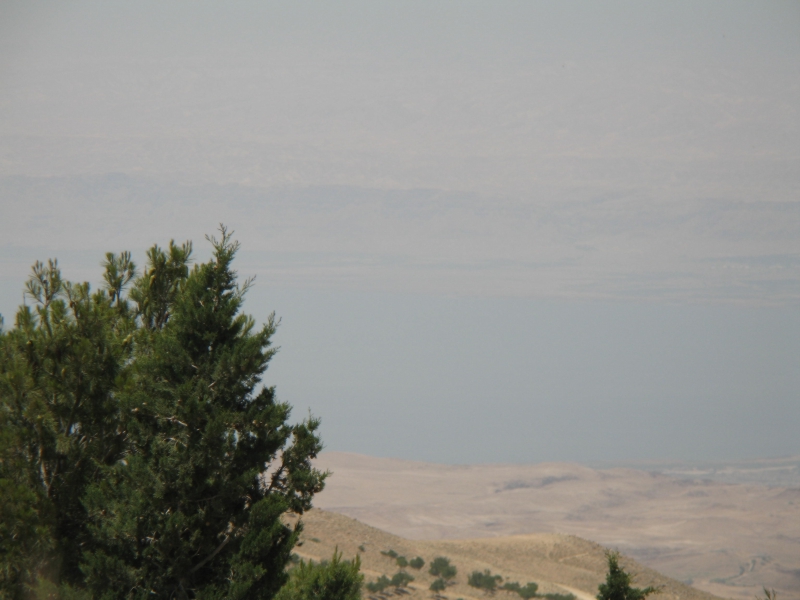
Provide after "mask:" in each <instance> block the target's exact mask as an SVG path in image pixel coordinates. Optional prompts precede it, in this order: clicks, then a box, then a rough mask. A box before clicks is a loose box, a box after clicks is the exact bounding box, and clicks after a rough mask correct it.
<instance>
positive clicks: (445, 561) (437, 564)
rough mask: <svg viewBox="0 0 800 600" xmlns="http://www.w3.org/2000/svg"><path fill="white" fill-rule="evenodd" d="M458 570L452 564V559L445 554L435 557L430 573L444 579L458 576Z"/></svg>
mask: <svg viewBox="0 0 800 600" xmlns="http://www.w3.org/2000/svg"><path fill="white" fill-rule="evenodd" d="M457 572H458V570H457V569H456V568H455V567H454V566H453V565H451V564H450V559H449V558H447V557H445V556H437V557H436V558H434V559H433V562H432V563H431V567H430V569H428V573H430V574H431V575H433V576H434V577H441V578H442V579H452V578H453V577H455V576H456V573H457Z"/></svg>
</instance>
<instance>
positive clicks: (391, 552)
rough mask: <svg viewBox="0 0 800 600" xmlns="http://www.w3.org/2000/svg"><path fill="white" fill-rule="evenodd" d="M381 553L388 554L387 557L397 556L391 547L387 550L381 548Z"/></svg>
mask: <svg viewBox="0 0 800 600" xmlns="http://www.w3.org/2000/svg"><path fill="white" fill-rule="evenodd" d="M381 554H383V555H384V556H388V557H389V558H397V556H398V554H397V552H395V551H394V550H392V549H389V550H381Z"/></svg>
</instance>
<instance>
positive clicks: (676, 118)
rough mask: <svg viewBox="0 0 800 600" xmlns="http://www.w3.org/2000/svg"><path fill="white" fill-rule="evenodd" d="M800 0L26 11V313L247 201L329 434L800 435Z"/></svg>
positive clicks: (387, 447) (770, 443)
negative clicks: (60, 283)
mask: <svg viewBox="0 0 800 600" xmlns="http://www.w3.org/2000/svg"><path fill="white" fill-rule="evenodd" d="M799 113H800V3H796V2H731V1H725V2H651V3H648V2H604V3H596V2H464V1H460V2H393V3H389V2H339V3H303V2H284V3H270V2H238V3H237V2H233V3H219V2H216V3H208V2H170V3H163V2H136V3H130V2H107V1H106V2H28V1H26V2H11V1H6V2H3V3H2V4H0V313H2V314H3V315H4V316H5V317H6V321H7V325H8V322H9V320H10V318H11V316H12V315H13V312H14V310H15V306H16V305H17V304H19V302H20V301H21V294H20V291H21V289H22V285H23V283H24V280H25V277H26V274H27V272H28V269H29V266H30V264H31V263H32V262H33V261H34V260H36V259H44V258H47V257H51V256H57V257H59V259H60V262H61V264H62V266H63V268H64V271H65V274H66V275H67V276H68V277H71V278H74V279H88V280H91V281H97V280H98V279H99V267H98V264H99V262H100V260H101V258H102V255H103V253H104V252H105V251H108V250H117V251H118V250H122V249H130V250H132V251H134V254H135V255H136V256H138V257H140V259H141V257H142V256H143V254H144V250H145V249H146V248H147V247H148V246H149V245H151V244H152V243H155V242H158V243H161V244H164V243H167V242H168V241H169V239H170V238H176V239H178V240H183V239H187V238H190V239H193V240H195V244H196V248H197V249H198V257H200V258H202V257H204V256H205V255H207V248H206V247H205V246H204V245H203V244H202V238H203V235H204V234H206V233H209V232H213V230H214V229H215V228H216V226H217V223H219V222H221V221H222V222H225V223H226V224H228V225H229V226H230V227H232V228H233V229H235V230H236V232H237V237H238V238H239V240H240V241H241V242H242V245H243V248H242V252H241V256H240V261H239V269H240V271H241V273H242V274H243V275H251V274H256V275H257V276H258V279H257V285H256V287H255V289H254V290H253V291H252V293H251V296H250V299H249V301H248V305H247V309H248V310H249V311H250V312H252V313H253V314H255V315H256V316H257V317H258V318H260V319H263V318H265V317H266V315H267V314H268V313H269V312H270V310H272V309H274V310H276V311H277V312H278V314H279V315H280V316H282V317H283V319H284V320H283V325H282V327H281V329H280V331H279V333H278V336H277V338H278V340H277V341H278V343H279V344H280V345H281V346H282V350H281V352H280V354H279V355H278V356H277V358H276V359H275V362H274V364H273V366H272V367H271V368H270V371H269V372H268V375H267V377H266V381H267V382H268V383H269V384H276V385H277V386H278V392H279V395H280V396H281V397H282V398H284V399H286V400H288V401H290V402H292V403H293V404H294V405H295V406H296V408H297V412H298V414H304V413H305V411H306V410H307V409H310V410H311V411H312V412H313V413H315V414H318V415H320V416H321V417H322V418H323V437H324V439H325V441H326V443H327V446H328V448H330V449H340V450H351V451H356V452H364V453H369V454H376V455H387V456H398V457H406V458H417V459H425V460H437V461H444V462H478V461H515V462H529V461H538V460H582V461H590V460H604V459H607V460H624V459H638V458H665V459H667V458H680V459H724V458H737V459H738V458H747V457H755V456H765V455H780V454H797V453H800V437H798V436H797V431H800V241H799V240H800V114H799Z"/></svg>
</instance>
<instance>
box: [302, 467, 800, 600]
mask: <svg viewBox="0 0 800 600" xmlns="http://www.w3.org/2000/svg"><path fill="white" fill-rule="evenodd" d="M318 464H319V466H321V467H323V468H327V469H330V470H332V471H333V472H334V473H335V475H334V476H333V477H331V478H330V480H329V484H328V486H327V488H326V490H325V491H324V492H323V493H322V494H320V495H319V496H318V498H317V501H316V506H318V507H320V508H323V509H326V510H331V511H336V512H338V513H341V514H345V515H348V516H351V517H354V518H357V519H359V520H360V521H362V522H364V523H368V524H370V525H373V526H375V527H379V528H380V529H383V530H385V531H390V532H392V533H394V534H397V535H402V536H404V537H406V538H411V539H417V540H446V539H453V538H486V537H492V536H509V535H517V534H527V533H544V532H554V533H564V534H573V535H577V536H580V537H582V538H585V539H590V540H593V541H595V542H598V543H601V544H603V545H604V546H608V547H613V548H618V549H620V550H621V551H623V552H624V553H625V554H627V555H629V556H632V557H633V558H635V559H636V560H638V561H639V562H640V563H642V564H645V565H647V566H648V567H650V568H653V569H656V570H658V571H659V572H661V573H665V574H667V575H668V576H670V577H673V578H675V579H678V580H680V581H685V582H690V583H691V584H692V586H693V587H695V588H698V589H702V590H705V591H707V592H710V593H713V594H716V595H718V596H722V597H730V598H737V599H743V600H744V599H747V600H752V598H753V596H754V595H755V594H756V593H758V592H760V591H761V586H762V585H767V586H769V587H774V588H775V589H777V590H778V591H779V597H780V598H781V600H800V490H797V489H791V488H780V487H767V486H763V485H733V484H725V483H716V482H711V481H703V480H695V481H689V480H686V479H677V478H674V477H668V476H663V475H658V474H653V473H649V472H645V471H641V470H635V469H608V470H596V469H590V468H587V467H583V466H580V465H574V464H555V463H551V464H538V465H471V466H450V465H436V464H427V463H417V462H411V461H401V460H393V459H380V458H373V457H367V456H362V455H357V454H348V453H338V452H329V453H325V454H323V455H322V456H321V457H320V460H319V461H318ZM437 543H439V542H437ZM486 543H488V540H487V541H486Z"/></svg>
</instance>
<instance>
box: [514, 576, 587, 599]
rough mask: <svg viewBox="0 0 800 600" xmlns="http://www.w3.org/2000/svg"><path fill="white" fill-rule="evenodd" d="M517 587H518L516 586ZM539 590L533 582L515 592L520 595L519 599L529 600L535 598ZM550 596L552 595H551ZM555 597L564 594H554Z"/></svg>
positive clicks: (537, 585)
mask: <svg viewBox="0 0 800 600" xmlns="http://www.w3.org/2000/svg"><path fill="white" fill-rule="evenodd" d="M518 587H519V586H518ZM538 589H539V584H537V583H534V582H533V581H529V582H528V583H527V585H526V586H525V587H521V588H519V589H517V590H516V592H517V593H518V594H519V595H520V597H522V598H524V600H530V598H535V597H536V592H537V591H538ZM551 595H552V594H551ZM555 595H556V596H563V595H564V594H555ZM566 596H572V594H567V595H566ZM566 596H565V597H564V598H561V597H559V598H550V600H574V599H575V597H574V596H572V598H571V599H570V598H567V597H566Z"/></svg>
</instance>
